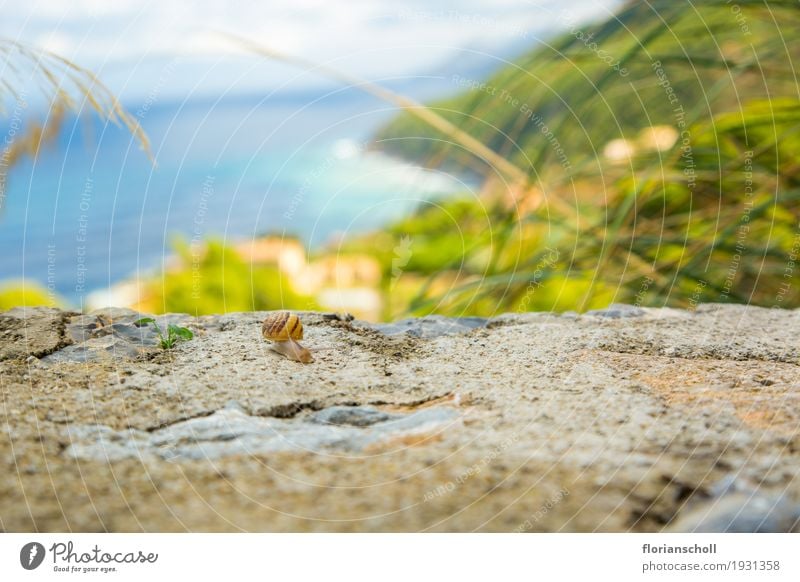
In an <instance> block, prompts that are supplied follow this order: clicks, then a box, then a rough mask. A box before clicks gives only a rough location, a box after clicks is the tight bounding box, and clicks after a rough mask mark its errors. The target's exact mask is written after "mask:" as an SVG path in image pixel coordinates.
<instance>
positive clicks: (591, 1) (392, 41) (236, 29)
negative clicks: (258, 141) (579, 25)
mask: <svg viewBox="0 0 800 582" xmlns="http://www.w3.org/2000/svg"><path fill="white" fill-rule="evenodd" d="M567 4H568V6H569V9H570V11H571V12H572V13H573V14H575V15H576V17H578V18H580V17H581V16H582V15H586V14H590V13H592V14H598V13H603V12H605V11H608V10H609V8H611V7H614V6H616V5H617V4H619V0H573V1H572V2H569V3H567ZM564 5H565V2H563V1H558V0H540V1H538V2H530V1H525V0H521V1H520V0H491V1H490V0H481V1H480V2H479V1H476V0H466V1H461V2H456V1H455V0H443V1H442V0H440V1H439V2H430V1H423V0H411V1H406V2H402V3H398V2H394V1H392V0H350V1H348V2H346V3H334V2H329V1H327V2H326V1H324V0H278V1H269V2H262V1H259V0H236V1H226V2H219V1H218V0H168V1H166V0H149V1H147V0H139V1H135V0H114V1H113V2H110V1H108V0H70V1H69V2H64V1H63V0H31V1H26V2H20V0H0V11H2V14H3V20H4V22H3V30H2V32H0V34H2V35H4V36H10V37H14V38H20V39H21V40H25V41H28V42H31V43H33V44H38V45H40V46H43V47H45V48H48V49H50V50H54V51H56V52H58V53H60V54H63V55H64V56H66V57H68V58H71V59H73V60H75V61H76V62H78V63H80V64H82V65H85V66H88V67H90V68H92V69H93V70H96V71H98V72H99V73H100V75H101V77H103V78H104V79H106V80H107V81H108V82H109V84H110V85H111V86H112V89H114V90H116V91H124V94H130V95H134V94H136V93H137V90H138V92H139V93H141V92H142V91H141V90H140V88H141V85H143V84H144V85H149V84H151V83H149V82H148V81H147V79H148V75H151V74H152V69H153V68H154V67H153V66H152V65H148V64H147V63H148V62H149V61H153V60H155V61H159V62H162V63H163V62H167V61H169V60H171V59H173V58H174V57H176V56H184V57H185V56H192V57H193V58H195V59H208V60H209V62H216V61H217V60H218V59H219V57H220V55H221V54H223V49H224V43H223V42H221V41H220V40H219V38H218V37H216V36H215V35H214V31H216V30H220V31H225V32H231V33H234V34H238V35H242V36H245V37H248V38H251V39H253V40H257V41H259V42H262V43H264V44H265V45H267V46H270V47H273V48H275V49H277V50H280V51H283V52H287V53H291V54H296V55H299V56H303V57H305V58H307V59H311V60H314V61H316V62H322V61H328V60H331V59H340V60H339V62H338V64H339V66H340V67H346V68H347V69H348V70H349V71H350V72H353V73H355V74H358V75H362V76H392V75H408V74H414V73H424V72H426V71H427V70H428V69H430V68H431V67H433V66H436V65H438V64H440V63H442V62H445V61H447V60H448V59H451V58H454V57H455V56H456V55H458V51H459V50H461V49H464V48H467V49H478V50H487V51H493V50H498V49H500V48H501V47H507V46H508V45H509V44H510V43H516V44H517V45H519V44H521V43H526V42H527V43H529V44H533V43H534V42H535V37H536V36H537V35H545V36H547V35H549V34H551V33H552V32H553V30H554V27H555V26H556V24H557V23H558V13H559V12H560V11H561V9H562V8H563V7H564ZM161 66H163V65H161ZM155 68H156V69H158V68H159V66H156V67H155ZM233 68H234V69H235V68H236V67H235V66H234V67H233ZM140 69H141V70H140ZM218 74H223V75H224V74H225V71H224V70H223V71H221V72H218ZM237 74H238V73H237ZM174 81H175V83H173V85H180V83H177V81H178V79H177V75H176V79H175V80H174ZM189 81H191V79H189V80H186V79H184V80H183V81H182V83H185V82H189ZM274 81H275V80H274V79H269V78H267V77H264V78H263V79H262V80H261V81H260V82H261V83H263V84H265V85H266V84H270V83H272V84H274ZM169 89H171V90H176V91H180V87H178V86H171V87H169ZM145 92H146V91H145Z"/></svg>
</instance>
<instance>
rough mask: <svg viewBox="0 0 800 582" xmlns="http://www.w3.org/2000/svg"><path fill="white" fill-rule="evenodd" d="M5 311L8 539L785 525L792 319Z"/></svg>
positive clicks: (796, 411)
mask: <svg viewBox="0 0 800 582" xmlns="http://www.w3.org/2000/svg"><path fill="white" fill-rule="evenodd" d="M264 316H265V314H264V313H239V314H226V315H220V316H207V317H199V318H193V317H190V316H188V315H168V316H160V317H159V318H158V321H159V323H160V324H161V326H162V327H166V325H168V324H169V323H176V324H179V325H184V326H187V327H189V328H190V329H192V330H193V331H194V333H195V338H194V339H193V340H191V341H186V342H181V343H179V344H178V345H177V346H176V347H175V348H174V349H172V350H170V351H163V350H162V349H161V348H160V347H159V346H158V338H157V336H156V334H155V332H154V331H153V329H152V326H137V325H134V322H135V321H136V320H137V319H139V318H140V317H141V314H138V313H134V312H132V311H128V310H120V309H107V310H101V311H98V312H94V313H91V314H88V315H79V314H75V313H68V312H62V311H58V310H53V309H45V308H36V309H15V310H11V311H8V312H5V313H0V392H2V408H1V409H0V411H2V416H0V420H1V421H2V423H3V431H2V434H0V468H1V469H2V476H0V530H3V531H64V530H66V531H185V530H191V531H240V530H246V531H422V530H425V531H473V530H486V531H659V530H663V529H668V530H673V531H790V530H793V529H794V530H797V529H798V527H799V526H798V518H800V511H798V507H800V505H799V503H800V480H798V472H800V438H799V437H798V429H799V428H800V367H798V360H799V359H800V353H799V352H800V344H799V343H798V339H797V338H800V311H779V310H766V309H758V308H750V307H741V306H719V305H704V306H700V307H699V308H698V309H697V310H696V311H681V310H673V309H642V308H631V307H626V306H612V307H611V308H609V309H608V310H602V311H599V312H592V313H588V314H585V315H576V314H574V313H572V314H563V315H552V314H537V313H524V314H507V315H503V316H500V317H497V318H493V319H489V320H481V319H478V318H469V319H466V320H457V321H454V320H446V319H443V318H427V319H422V320H406V321H403V322H399V323H397V324H388V325H370V324H367V323H364V322H359V321H351V320H350V319H351V318H347V317H337V316H333V315H330V314H319V313H305V314H301V317H302V319H303V322H304V325H305V329H306V339H305V340H304V342H303V343H304V344H305V345H306V346H307V347H309V348H311V349H312V350H315V353H314V357H315V362H314V363H312V364H308V365H303V364H298V363H295V362H291V361H289V360H287V359H284V358H282V357H281V356H279V355H277V354H275V353H274V352H272V351H271V350H269V349H268V346H267V343H266V342H265V341H264V340H263V339H261V337H260V323H261V321H262V320H263V318H264Z"/></svg>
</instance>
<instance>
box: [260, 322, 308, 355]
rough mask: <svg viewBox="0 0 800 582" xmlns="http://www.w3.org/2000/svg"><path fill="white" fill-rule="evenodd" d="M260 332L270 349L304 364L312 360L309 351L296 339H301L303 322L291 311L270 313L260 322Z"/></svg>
mask: <svg viewBox="0 0 800 582" xmlns="http://www.w3.org/2000/svg"><path fill="white" fill-rule="evenodd" d="M261 334H262V335H263V336H264V338H265V339H268V340H270V342H271V343H270V348H271V349H273V350H274V351H276V352H278V353H279V354H281V355H283V356H286V357H287V358H289V359H290V360H295V361H297V362H302V363H304V364H308V363H310V362H313V361H314V358H312V357H311V352H310V351H308V350H307V349H306V348H304V347H303V346H301V345H300V344H299V343H297V340H301V339H303V324H302V323H300V318H299V317H297V316H296V315H294V314H293V313H289V312H288V311H279V312H277V313H270V314H269V315H268V316H267V318H266V319H265V320H264V323H262V324H261Z"/></svg>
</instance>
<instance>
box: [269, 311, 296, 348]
mask: <svg viewBox="0 0 800 582" xmlns="http://www.w3.org/2000/svg"><path fill="white" fill-rule="evenodd" d="M261 334H262V335H263V336H264V337H265V338H266V339H268V340H272V341H274V342H285V341H289V339H293V340H301V339H303V324H302V323H300V318H299V317H297V316H296V315H295V314H293V313H289V312H288V311H279V312H277V313H270V314H269V315H268V316H267V318H266V319H265V320H264V323H262V324H261Z"/></svg>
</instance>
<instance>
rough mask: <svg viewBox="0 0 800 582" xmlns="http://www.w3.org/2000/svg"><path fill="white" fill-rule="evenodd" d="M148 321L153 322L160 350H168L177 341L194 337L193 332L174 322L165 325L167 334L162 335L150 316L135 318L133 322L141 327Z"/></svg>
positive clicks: (156, 323)
mask: <svg viewBox="0 0 800 582" xmlns="http://www.w3.org/2000/svg"><path fill="white" fill-rule="evenodd" d="M148 323H152V324H153V327H154V328H155V330H156V333H157V334H158V342H159V345H161V349H162V350H170V349H172V348H173V347H175V344H177V343H178V342H179V341H181V340H185V341H189V340H190V339H192V338H193V337H194V334H193V333H192V331H191V330H189V329H186V328H185V327H181V326H179V325H175V324H174V323H170V324H169V325H168V326H167V334H166V335H164V332H163V331H162V330H161V327H160V326H159V325H158V322H157V321H156V320H155V319H153V318H152V317H143V318H141V319H137V320H136V321H135V322H134V323H133V324H134V325H135V326H137V327H141V326H143V325H147V324H148Z"/></svg>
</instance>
